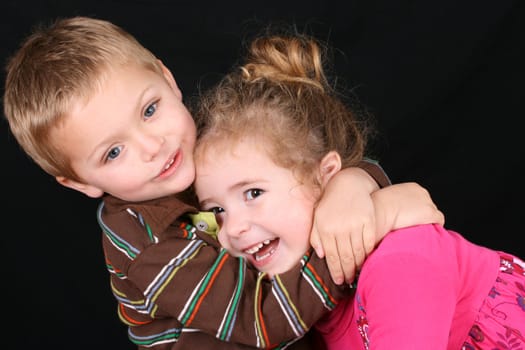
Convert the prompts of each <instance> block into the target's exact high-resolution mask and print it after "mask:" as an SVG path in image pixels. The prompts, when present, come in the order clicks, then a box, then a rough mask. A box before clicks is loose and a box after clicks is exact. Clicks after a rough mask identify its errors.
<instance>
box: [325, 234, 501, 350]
mask: <svg viewBox="0 0 525 350" xmlns="http://www.w3.org/2000/svg"><path fill="white" fill-rule="evenodd" d="M498 270H499V255H498V252H496V251H493V250H490V249H487V248H484V247H481V246H478V245H475V244H473V243H471V242H469V241H467V240H466V239H464V238H463V237H462V236H460V235H459V234H457V233H456V232H453V231H448V230H445V229H444V228H443V227H441V226H439V225H420V226H413V227H409V228H405V229H400V230H396V231H393V232H391V233H389V234H388V235H387V236H386V237H385V238H384V239H383V241H382V242H381V244H380V245H379V247H378V248H377V249H376V250H375V251H374V252H373V253H372V254H371V255H370V256H369V257H368V259H367V260H366V261H365V263H364V265H363V268H362V271H361V274H360V276H359V281H358V284H357V290H356V294H355V296H354V297H352V298H348V299H346V300H345V301H344V302H342V303H341V304H339V305H338V307H337V308H336V309H335V310H334V311H332V312H331V313H330V314H329V315H327V316H326V317H325V319H323V320H322V321H321V322H318V324H317V325H316V328H317V330H318V331H320V333H321V334H322V335H323V338H324V340H325V341H326V344H327V346H328V349H334V350H338V349H388V350H392V349H460V348H461V345H462V344H463V342H464V340H465V338H466V337H467V334H468V332H469V330H470V328H471V326H472V325H473V323H474V321H475V319H476V316H477V315H478V310H479V308H480V306H481V304H482V303H483V300H484V299H485V298H487V295H488V294H489V291H490V289H491V287H492V286H493V284H494V282H495V279H496V276H497V274H498Z"/></svg>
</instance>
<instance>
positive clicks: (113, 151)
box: [106, 147, 120, 160]
mask: <svg viewBox="0 0 525 350" xmlns="http://www.w3.org/2000/svg"><path fill="white" fill-rule="evenodd" d="M119 155H120V147H114V148H112V149H110V150H109V152H108V154H107V155H106V159H108V160H113V159H115V158H117V157H118V156H119Z"/></svg>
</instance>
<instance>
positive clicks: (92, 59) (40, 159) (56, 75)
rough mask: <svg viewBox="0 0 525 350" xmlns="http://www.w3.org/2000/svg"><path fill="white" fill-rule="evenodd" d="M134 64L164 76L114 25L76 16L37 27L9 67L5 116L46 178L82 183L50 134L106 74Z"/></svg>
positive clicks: (149, 55)
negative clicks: (60, 178) (60, 177)
mask: <svg viewBox="0 0 525 350" xmlns="http://www.w3.org/2000/svg"><path fill="white" fill-rule="evenodd" d="M130 63H131V64H138V65H140V66H142V67H145V68H147V69H150V70H153V71H155V72H158V73H159V74H162V70H161V66H160V65H159V62H158V61H157V59H156V58H155V56H154V55H153V54H152V53H151V52H150V51H148V50H147V49H146V48H144V47H143V46H142V45H141V44H140V43H139V42H138V41H137V40H136V39H135V38H134V37H133V36H131V35H130V34H129V33H127V32H126V31H124V30H123V29H122V28H120V27H118V26H116V25H114V24H112V23H110V22H107V21H104V20H99V19H94V18H88V17H72V18H67V19H59V20H56V21H55V22H54V23H53V24H51V25H50V26H48V27H46V28H44V27H38V28H36V30H35V31H34V32H33V33H32V34H31V35H30V36H29V37H28V38H27V39H26V40H25V41H24V42H23V43H22V44H21V46H20V48H19V50H18V51H17V52H16V53H15V54H14V55H13V56H12V57H11V59H10V60H9V62H8V64H7V78H6V83H5V93H4V114H5V116H6V117H7V120H8V122H9V126H10V129H11V132H12V133H13V135H14V136H15V138H16V140H17V141H18V143H19V144H20V146H21V147H22V148H23V150H24V151H25V152H26V153H27V154H28V155H29V156H30V157H31V158H32V159H33V160H34V161H35V162H36V163H37V164H38V165H39V166H40V167H41V168H42V169H44V170H45V171H46V172H47V173H49V174H51V175H53V176H65V177H67V178H70V179H73V180H76V181H80V180H81V179H79V178H78V176H77V175H76V174H75V172H74V170H73V169H72V167H71V165H70V162H69V160H68V159H66V157H65V156H64V154H63V152H61V150H60V149H57V147H56V146H55V145H54V142H53V140H52V131H53V130H54V129H55V128H57V127H59V126H60V124H61V123H62V122H63V120H64V118H66V117H67V116H68V113H69V112H70V110H71V108H72V105H73V104H74V103H77V102H78V101H79V100H82V101H88V100H89V98H90V97H91V96H92V95H93V94H94V93H95V92H96V91H97V89H98V88H99V87H100V84H101V82H102V81H103V79H104V75H105V73H107V72H108V71H110V70H111V69H112V68H114V67H119V66H123V65H126V64H130Z"/></svg>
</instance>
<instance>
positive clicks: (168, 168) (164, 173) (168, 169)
mask: <svg viewBox="0 0 525 350" xmlns="http://www.w3.org/2000/svg"><path fill="white" fill-rule="evenodd" d="M181 161H182V153H181V152H180V151H178V152H177V153H175V155H174V156H172V157H170V158H169V159H168V160H167V161H166V163H164V166H163V167H162V170H161V171H160V173H159V175H158V176H157V177H159V178H166V177H168V176H171V175H172V174H173V173H174V172H175V170H176V169H177V168H178V167H179V164H180V163H181Z"/></svg>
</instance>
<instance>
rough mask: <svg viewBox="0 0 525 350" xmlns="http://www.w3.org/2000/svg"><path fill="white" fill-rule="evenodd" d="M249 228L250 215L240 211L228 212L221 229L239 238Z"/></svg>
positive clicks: (232, 236) (230, 235) (228, 234)
mask: <svg viewBox="0 0 525 350" xmlns="http://www.w3.org/2000/svg"><path fill="white" fill-rule="evenodd" d="M249 230H250V220H249V217H248V215H246V214H243V213H239V212H236V213H232V212H228V217H227V218H224V219H223V222H222V224H221V231H223V233H225V234H226V235H227V236H229V237H231V238H239V237H241V236H242V235H243V234H245V233H246V232H248V231H249Z"/></svg>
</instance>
